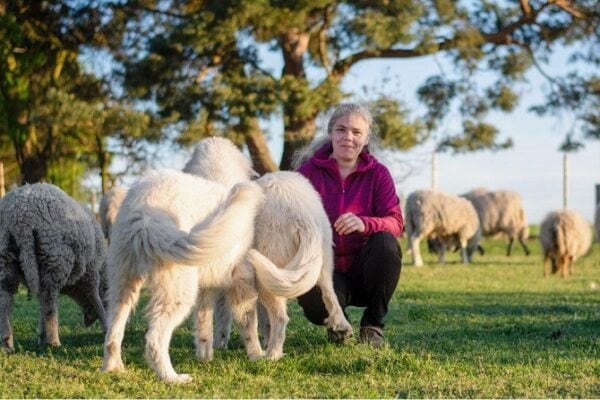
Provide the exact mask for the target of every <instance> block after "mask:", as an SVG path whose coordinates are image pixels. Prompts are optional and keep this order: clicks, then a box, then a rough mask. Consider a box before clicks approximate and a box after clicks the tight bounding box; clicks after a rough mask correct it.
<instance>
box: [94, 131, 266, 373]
mask: <svg viewBox="0 0 600 400" xmlns="http://www.w3.org/2000/svg"><path fill="white" fill-rule="evenodd" d="M214 143H215V140H213V146H212V147H211V146H208V148H209V150H210V151H213V152H215V153H220V154H219V157H216V159H219V160H221V161H220V162H221V163H222V165H221V168H217V169H218V170H222V169H223V168H227V166H228V164H227V163H228V162H229V161H227V160H231V159H232V157H233V158H236V157H243V155H242V154H241V153H240V152H239V150H237V148H235V146H233V145H232V144H231V143H230V142H227V141H225V140H224V139H221V140H220V141H219V140H216V145H215V144H214ZM219 143H220V144H219ZM225 143H226V144H225ZM248 164H249V162H248ZM240 165H241V164H240ZM250 171H251V170H250V169H248V170H246V171H245V172H244V173H242V172H243V171H241V169H240V176H239V179H238V181H243V180H246V182H241V183H238V184H236V185H235V186H234V187H233V188H232V189H231V190H230V189H229V187H228V186H227V185H224V184H221V183H219V182H215V181H212V180H208V179H205V178H202V177H198V176H193V175H190V174H186V173H184V172H179V171H174V170H161V171H156V172H152V173H150V174H148V175H146V176H145V177H143V178H142V179H140V180H139V181H138V182H137V183H136V184H134V185H133V186H132V187H131V188H130V189H129V191H128V194H127V196H126V198H125V200H124V201H123V204H122V205H121V209H120V211H119V214H118V217H117V220H116V223H115V225H114V227H113V231H112V238H111V244H110V246H109V251H108V260H107V264H108V270H109V293H108V294H109V312H108V321H109V322H108V325H109V329H108V332H107V334H106V339H105V345H104V363H103V370H104V371H112V370H122V369H123V368H124V366H123V362H122V359H121V344H122V340H123V336H124V331H125V325H126V322H127V318H128V316H129V314H130V313H131V311H132V308H133V307H134V305H135V304H136V303H137V300H138V298H139V294H140V290H141V287H142V285H143V284H144V282H147V284H148V288H149V294H150V299H149V303H148V308H147V317H148V320H149V327H148V331H147V333H146V358H147V359H148V361H149V363H150V365H151V366H152V368H153V369H154V370H155V371H156V373H157V374H158V376H159V377H160V378H161V379H163V380H165V381H169V382H187V381H189V380H191V378H190V377H189V376H188V375H185V374H181V375H180V374H177V373H176V372H175V370H174V369H173V366H172V364H171V360H170V357H169V352H168V350H169V343H170V340H171V336H172V333H173V331H174V329H175V328H176V327H177V326H178V325H179V324H181V322H182V321H183V320H184V319H185V318H186V316H187V315H188V314H189V312H190V310H191V309H192V307H193V306H194V305H195V304H196V302H197V296H198V295H199V292H200V293H202V292H203V291H204V290H208V291H211V290H213V289H215V288H227V287H231V286H232V283H233V282H237V283H236V284H237V287H236V295H237V299H238V300H239V301H238V303H237V304H234V309H236V311H235V312H234V315H236V316H238V317H240V318H239V322H240V323H241V324H242V326H244V325H245V326H244V328H245V330H248V331H250V332H252V331H254V334H245V335H244V338H246V339H247V341H246V349H247V352H248V355H249V356H250V357H251V358H258V357H260V356H262V350H261V348H260V344H259V342H258V339H257V335H256V310H255V304H256V303H255V298H256V295H255V294H253V293H252V291H253V286H254V283H253V282H254V273H253V271H252V268H251V267H250V266H248V265H247V264H245V263H244V262H243V257H244V254H245V253H246V252H247V250H248V249H249V247H250V245H251V244H252V240H253V234H254V222H255V215H256V212H257V210H258V209H259V208H260V205H261V204H262V202H263V201H264V194H263V192H262V190H261V188H260V187H259V186H258V185H256V184H255V183H251V182H249V181H248V179H249V177H250ZM244 174H245V176H241V175H244ZM228 183H233V182H232V181H231V182H228ZM199 288H200V289H202V290H200V291H199V290H198V289H199ZM244 288H247V289H248V291H245V290H243V289H244ZM233 300H234V302H235V296H234V298H233ZM253 300H254V302H253ZM236 306H237V308H236ZM240 310H242V311H240ZM199 340H200V339H199V338H197V342H196V344H197V345H198V344H199Z"/></svg>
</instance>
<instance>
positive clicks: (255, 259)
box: [247, 235, 323, 299]
mask: <svg viewBox="0 0 600 400" xmlns="http://www.w3.org/2000/svg"><path fill="white" fill-rule="evenodd" d="M307 236H308V237H307ZM273 240H277V238H273ZM321 246H322V242H321V237H320V236H319V235H304V236H301V240H300V246H299V247H298V251H297V252H296V254H295V255H294V258H292V260H291V261H290V262H289V263H288V264H287V265H286V266H284V267H283V268H279V267H278V266H277V265H275V264H274V263H273V262H272V261H271V260H270V259H268V258H267V257H265V256H264V255H262V254H261V253H260V252H259V251H257V250H255V249H250V250H249V251H248V254H247V259H248V261H249V262H250V263H251V264H252V265H253V266H254V269H255V271H256V277H257V278H258V281H259V282H260V284H261V285H262V286H263V287H264V288H265V289H266V290H268V291H269V292H271V293H273V294H275V295H277V296H281V297H285V298H288V299H290V298H294V297H298V296H300V295H302V294H304V293H306V292H308V291H309V290H310V289H312V288H313V287H314V286H315V285H316V283H317V280H318V279H319V274H320V273H321V266H322V264H323V251H322V248H321Z"/></svg>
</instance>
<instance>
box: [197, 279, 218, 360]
mask: <svg viewBox="0 0 600 400" xmlns="http://www.w3.org/2000/svg"><path fill="white" fill-rule="evenodd" d="M215 294H216V293H215V289H206V290H201V291H200V292H199V293H198V301H197V302H196V303H197V308H196V319H195V320H194V324H195V330H196V335H195V340H194V341H195V344H196V357H197V358H198V359H199V360H202V361H211V360H212V359H213V315H214V307H215Z"/></svg>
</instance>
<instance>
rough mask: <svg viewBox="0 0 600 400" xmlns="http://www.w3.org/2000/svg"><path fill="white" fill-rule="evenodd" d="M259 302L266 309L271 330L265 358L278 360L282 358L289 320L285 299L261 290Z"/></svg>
mask: <svg viewBox="0 0 600 400" xmlns="http://www.w3.org/2000/svg"><path fill="white" fill-rule="evenodd" d="M259 300H260V302H261V303H262V304H263V306H264V307H265V308H266V309H267V313H268V314H269V322H270V323H271V330H270V332H269V342H268V344H267V353H266V355H265V357H266V358H268V359H271V360H278V359H280V358H281V357H283V343H284V342H285V330H286V328H287V324H288V321H289V318H288V316H287V306H286V299H285V298H282V297H278V296H274V295H273V294H271V293H269V292H267V291H265V290H261V291H260V292H259Z"/></svg>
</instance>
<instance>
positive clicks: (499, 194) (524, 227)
mask: <svg viewBox="0 0 600 400" xmlns="http://www.w3.org/2000/svg"><path fill="white" fill-rule="evenodd" d="M461 196H462V197H465V198H467V199H469V200H470V201H471V203H473V206H474V207H475V210H476V211H477V215H478V216H479V222H480V224H481V233H482V235H483V236H494V235H497V234H499V233H503V234H506V236H508V247H507V249H506V255H507V256H510V254H511V251H512V245H513V242H514V240H515V239H518V240H519V243H521V246H523V251H525V254H526V255H529V249H528V248H527V244H526V243H525V241H526V240H527V239H528V238H529V225H528V224H527V218H526V217H525V211H524V209H523V204H522V202H521V196H519V194H518V193H516V192H513V191H509V190H497V191H488V190H485V189H475V190H472V191H470V192H467V193H465V194H463V195H461Z"/></svg>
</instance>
